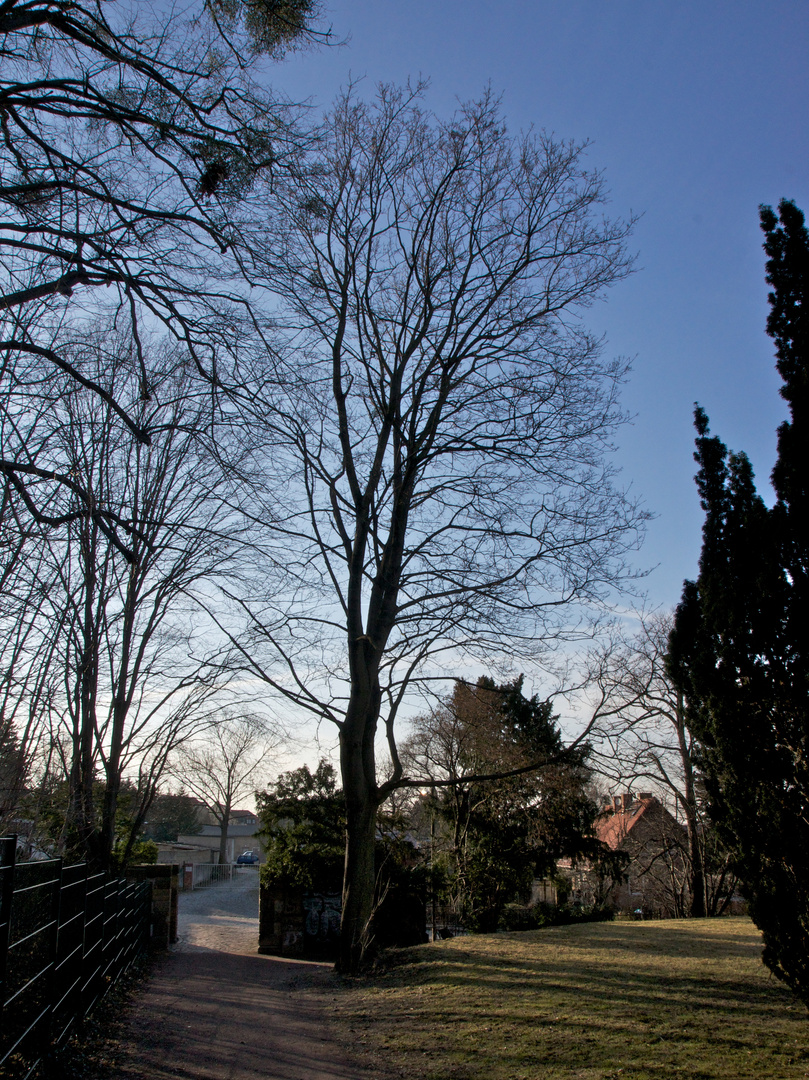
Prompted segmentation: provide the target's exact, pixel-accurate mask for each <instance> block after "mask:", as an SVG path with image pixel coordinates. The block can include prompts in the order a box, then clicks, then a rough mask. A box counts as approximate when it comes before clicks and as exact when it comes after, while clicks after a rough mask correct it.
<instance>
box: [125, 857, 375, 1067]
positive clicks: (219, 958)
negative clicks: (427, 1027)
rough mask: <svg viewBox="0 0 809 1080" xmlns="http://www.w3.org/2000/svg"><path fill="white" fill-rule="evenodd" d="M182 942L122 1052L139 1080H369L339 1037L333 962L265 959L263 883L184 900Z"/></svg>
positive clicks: (152, 987)
mask: <svg viewBox="0 0 809 1080" xmlns="http://www.w3.org/2000/svg"><path fill="white" fill-rule="evenodd" d="M179 936H180V941H179V944H178V945H177V946H175V947H174V948H173V949H172V950H171V951H170V953H169V954H168V955H167V956H166V957H165V958H164V959H163V960H161V961H159V962H158V964H157V966H156V969H155V973H154V975H153V976H152V978H151V979H150V981H149V984H148V986H147V989H146V991H145V992H144V993H143V994H142V995H141V996H139V997H138V999H137V1000H136V1002H135V1003H134V1005H133V1007H132V1012H131V1016H130V1017H129V1019H128V1022H127V1023H126V1033H125V1035H124V1037H123V1040H122V1042H121V1044H120V1052H121V1057H120V1068H119V1070H118V1075H120V1076H121V1077H126V1078H130V1080H135V1078H137V1080H178V1078H180V1080H209V1078H210V1080H363V1078H365V1077H367V1075H368V1074H366V1073H365V1072H364V1071H362V1070H360V1069H359V1068H358V1067H357V1066H352V1065H351V1064H349V1062H348V1061H347V1060H346V1057H345V1054H344V1052H343V1050H342V1049H341V1048H340V1047H339V1046H338V1045H337V1043H336V1042H335V1041H334V1039H333V1038H332V1037H331V1035H330V1032H329V1027H328V1016H327V1009H328V1002H329V996H330V988H331V985H332V981H331V980H332V974H331V968H330V965H328V964H321V963H311V962H305V961H289V960H281V959H278V958H276V957H268V956H259V955H258V954H257V953H256V944H257V941H258V875H257V874H256V872H255V871H253V870H252V869H245V870H244V871H242V872H240V873H239V874H237V876H236V879H235V880H234V881H233V882H232V883H230V884H222V885H214V886H212V887H210V888H207V889H200V890H197V891H195V892H192V893H183V894H181V895H180V910H179Z"/></svg>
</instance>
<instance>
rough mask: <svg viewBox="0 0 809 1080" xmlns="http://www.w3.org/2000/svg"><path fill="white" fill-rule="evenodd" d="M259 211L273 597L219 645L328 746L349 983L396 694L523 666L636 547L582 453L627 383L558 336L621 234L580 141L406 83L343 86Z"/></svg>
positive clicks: (253, 412) (620, 267)
mask: <svg viewBox="0 0 809 1080" xmlns="http://www.w3.org/2000/svg"><path fill="white" fill-rule="evenodd" d="M276 196H277V200H278V202H277V204H276V205H277V207H279V208H280V209H279V211H278V214H277V215H276V216H275V217H274V219H273V224H274V225H276V226H278V227H280V228H281V229H282V230H283V231H284V232H285V236H286V246H285V248H284V249H283V251H282V253H281V255H280V256H278V255H275V254H273V253H272V252H270V251H269V250H268V247H267V245H266V244H263V243H262V241H261V232H260V228H259V226H258V225H257V226H256V231H255V233H254V235H253V236H252V243H251V248H252V256H253V259H252V263H251V264H250V266H249V267H248V270H249V273H250V274H251V280H252V281H253V283H254V284H260V283H263V284H264V286H265V287H266V288H267V289H268V290H272V291H273V293H274V295H275V297H276V305H275V308H274V310H273V312H272V316H273V323H272V330H273V335H274V336H273V346H274V348H273V350H268V351H266V352H265V353H263V354H262V355H260V356H258V357H257V358H256V359H255V367H254V370H253V377H252V380H250V381H248V380H247V377H245V389H246V391H249V392H246V393H245V394H244V395H243V397H242V400H241V405H242V408H243V410H244V414H245V417H246V423H247V424H249V425H250V426H251V427H252V428H253V430H254V431H255V432H258V433H261V434H260V435H259V436H257V437H259V438H264V439H265V440H266V441H267V442H268V443H272V446H273V450H272V454H271V455H270V454H267V455H265V459H264V462H263V467H264V482H265V485H266V486H265V492H266V501H265V505H264V506H262V505H261V502H260V499H259V495H258V494H256V495H254V496H253V503H252V505H251V507H250V510H251V512H252V514H253V517H254V520H255V521H256V523H257V525H258V526H259V528H261V527H263V526H266V525H270V526H271V528H269V529H265V532H264V535H263V537H262V550H263V552H264V553H265V556H266V561H265V565H266V566H267V567H268V568H271V570H272V573H271V574H270V577H272V582H271V584H270V585H269V586H268V589H267V592H266V596H265V598H264V599H263V600H262V601H260V602H258V601H257V602H253V601H255V600H256V586H255V584H253V585H252V586H251V588H252V590H253V591H252V595H251V596H250V597H249V598H248V597H246V596H245V595H244V594H242V595H241V597H240V602H241V603H242V605H243V607H244V610H245V611H246V612H247V615H248V619H249V627H250V629H249V635H248V637H247V638H245V639H244V640H243V641H242V642H241V644H240V645H239V649H240V655H241V658H242V662H243V664H244V666H245V667H246V668H247V669H249V670H251V671H252V672H253V673H254V674H255V675H257V676H258V677H261V678H264V679H266V680H267V682H268V683H269V684H270V685H271V686H272V687H274V688H275V690H277V691H278V692H279V693H281V694H282V695H284V696H286V697H287V698H288V699H290V700H292V701H293V702H295V703H296V704H297V705H298V706H299V707H301V708H303V709H305V710H308V711H309V712H310V713H312V714H314V715H315V716H316V717H318V718H324V717H325V718H327V719H329V720H330V721H333V722H334V723H335V724H336V725H337V727H338V729H339V734H340V756H341V768H342V779H343V787H344V790H345V796H346V807H347V822H348V826H347V853H346V876H345V887H344V897H343V929H342V937H341V941H342V945H341V948H342V957H341V965H342V966H343V967H344V968H346V969H353V968H356V966H357V965H358V964H359V963H360V961H361V958H362V954H363V948H364V944H363V943H364V942H365V941H366V927H367V923H368V919H369V916H370V913H371V904H372V897H373V887H374V865H373V860H374V829H375V820H376V813H377V807H378V806H379V804H380V803H381V802H382V801H383V800H384V799H385V797H386V796H387V794H388V793H389V792H390V791H391V790H392V789H394V788H395V787H396V786H397V785H400V784H402V783H403V782H406V780H407V777H406V776H405V773H404V769H403V766H402V762H401V760H400V757H399V753H398V749H397V738H396V719H397V715H398V713H399V710H400V708H401V706H402V703H403V701H404V700H405V698H406V695H407V692H408V689H409V688H414V687H415V686H417V685H419V684H421V685H423V684H424V681H425V680H430V679H435V678H443V677H446V675H447V674H448V671H447V669H448V668H450V667H451V668H452V669H453V672H457V670H458V667H457V664H458V663H459V662H462V657H463V655H464V654H466V655H471V656H474V657H478V658H479V657H486V658H487V659H488V660H491V658H492V657H493V656H496V657H498V658H503V657H505V656H508V657H511V658H517V657H519V658H521V659H522V658H524V659H525V662H526V663H528V662H531V661H533V660H535V659H536V656H537V654H538V653H540V652H542V650H543V649H544V648H545V647H546V646H547V645H548V643H549V640H550V639H552V638H554V639H555V638H557V637H558V636H559V635H560V634H562V633H563V632H564V631H563V627H564V626H571V625H575V624H577V622H578V625H579V626H583V622H581V621H579V620H582V619H584V616H583V614H582V607H583V606H586V605H588V604H590V603H591V602H597V601H598V600H599V599H600V598H601V597H602V596H603V595H604V593H605V591H607V590H608V589H610V588H612V587H613V586H614V585H615V583H616V582H617V581H618V580H619V579H620V577H621V575H622V573H623V570H624V567H623V561H622V560H623V557H624V555H625V552H626V551H627V548H628V547H629V546H631V545H633V544H634V542H635V540H636V538H637V530H638V527H639V521H640V515H639V514H638V511H637V509H636V507H634V506H633V505H631V503H630V502H629V501H628V500H627V499H626V498H625V497H624V495H623V494H622V493H621V492H620V491H619V490H617V489H616V487H615V486H614V484H613V477H612V473H611V469H610V466H609V464H608V462H607V459H606V456H605V455H606V452H607V451H608V450H609V448H610V439H611V437H612V434H613V432H614V429H615V426H616V424H618V423H619V422H620V421H621V413H620V411H619V408H618V404H617V391H618V385H619V383H620V381H621V379H622V377H623V374H624V370H625V368H624V365H623V364H620V363H613V362H608V361H605V360H604V359H603V358H602V356H601V348H600V343H599V342H598V341H596V340H595V339H593V338H592V337H591V336H590V335H589V334H588V333H587V332H586V331H585V329H584V328H583V326H582V324H581V321H580V317H581V313H582V310H583V308H585V307H586V306H588V305H589V304H591V303H592V302H593V301H594V300H595V299H596V298H597V297H599V296H601V294H602V293H603V291H604V290H605V289H606V287H607V286H609V285H611V284H612V283H614V282H615V281H616V280H618V279H620V278H622V277H623V276H624V275H625V274H626V273H627V272H628V269H629V260H628V258H627V256H626V253H625V247H624V244H625V240H626V236H627V232H628V226H627V224H626V223H621V222H618V223H610V222H608V221H606V220H605V219H604V218H603V217H602V216H601V214H600V206H601V204H602V203H603V201H604V185H603V182H602V179H601V177H600V176H599V175H598V174H597V173H594V172H589V171H587V169H586V168H585V167H584V164H583V148H582V147H580V146H576V145H573V144H569V143H562V142H559V141H557V140H555V139H553V138H551V137H549V136H547V135H544V134H537V135H529V136H527V137H525V138H520V139H514V138H512V137H510V136H509V135H508V133H507V131H506V128H505V126H504V124H503V122H502V120H501V118H500V116H499V111H498V105H497V102H495V101H494V100H493V99H492V97H491V96H490V95H485V96H484V97H483V99H482V100H481V101H479V102H477V103H472V104H469V105H466V106H463V107H462V108H461V109H459V111H458V112H457V114H456V115H455V116H453V117H451V118H450V119H449V120H448V121H439V120H437V119H436V118H435V117H433V116H431V115H430V114H428V113H426V112H424V111H423V110H422V108H421V105H420V102H419V94H418V93H417V92H410V91H409V90H408V91H402V90H397V89H391V88H382V89H381V91H380V93H379V96H378V98H377V99H376V100H375V101H374V102H373V103H371V104H365V103H363V102H361V101H360V100H358V99H357V97H356V96H355V94H354V93H353V92H352V91H349V92H348V93H347V94H346V95H345V96H344V97H343V98H342V99H341V100H340V101H338V103H337V105H336V106H335V108H334V109H333V111H332V112H331V114H330V115H329V116H328V117H327V119H326V121H325V125H324V130H323V133H322V141H321V143H320V146H319V150H318V153H317V154H316V155H314V156H312V157H311V158H310V159H309V160H308V161H307V162H305V163H304V167H302V168H301V170H300V171H299V173H298V174H297V175H296V176H294V177H293V178H292V179H290V180H289V182H285V181H284V180H281V181H279V184H278V186H277V188H276ZM275 251H277V248H276V249H275ZM243 370H244V371H245V372H246V371H247V362H246V360H245V367H244V368H243ZM233 592H234V597H235V590H234V591H233ZM263 650H266V651H263ZM268 657H272V661H270V659H268ZM450 657H451V658H452V659H451V661H450V659H449V658H450ZM279 662H280V664H281V665H282V667H281V669H279V668H278V666H277V664H278V663H279ZM271 664H272V665H274V666H271ZM380 724H381V725H382V727H383V730H384V733H385V738H386V740H387V747H388V752H389V754H390V757H391V761H392V770H391V773H390V777H389V779H387V780H386V781H385V782H384V783H380V782H378V780H377V772H376V745H375V742H376V734H377V728H378V726H379V725H380Z"/></svg>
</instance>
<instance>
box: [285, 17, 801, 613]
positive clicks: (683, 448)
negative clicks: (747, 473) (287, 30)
mask: <svg viewBox="0 0 809 1080" xmlns="http://www.w3.org/2000/svg"><path fill="white" fill-rule="evenodd" d="M324 6H325V21H326V22H327V23H328V24H329V25H330V26H331V28H332V30H333V32H334V35H335V37H336V38H338V39H344V40H345V41H346V44H345V45H344V46H343V47H340V48H334V49H326V50H320V51H318V52H310V53H302V54H297V55H293V56H291V57H290V58H288V59H287V60H286V61H285V62H284V63H283V64H280V65H278V66H277V67H276V69H275V71H274V82H275V85H276V87H277V89H278V90H279V91H281V92H283V93H285V94H286V95H288V96H289V97H291V98H293V99H295V100H298V101H303V100H305V99H311V100H312V101H313V103H314V104H316V105H324V106H325V105H327V104H328V103H329V102H330V101H331V99H332V98H333V96H334V95H335V93H336V92H337V90H338V89H339V87H340V86H341V85H342V84H344V83H345V82H346V80H347V79H348V76H349V74H351V75H352V76H353V77H355V78H364V79H365V81H366V86H367V91H368V94H369V95H370V94H372V93H373V90H374V87H375V85H376V83H377V82H380V81H387V82H397V83H399V82H403V81H405V80H406V79H407V78H408V77H411V78H417V77H418V76H420V75H421V76H424V77H427V78H429V80H430V89H429V91H428V94H427V104H428V105H429V106H430V107H431V108H432V109H433V110H434V111H435V112H437V113H439V114H441V115H446V114H448V113H450V112H451V111H452V110H453V108H454V105H455V103H456V101H457V99H458V98H460V99H468V98H471V97H476V96H478V95H479V93H480V91H481V90H482V89H483V87H484V86H485V85H486V84H488V83H491V85H492V87H493V89H494V90H495V91H496V92H498V93H501V94H502V96H503V106H504V112H505V115H506V117H507V119H508V122H509V124H510V126H511V128H512V129H513V130H515V131H516V130H519V129H526V128H528V127H529V126H531V125H533V126H535V127H537V128H544V129H546V130H547V131H551V132H554V133H555V134H556V135H557V136H558V137H559V138H562V139H575V140H577V141H584V140H588V141H589V142H590V144H591V147H590V151H589V159H588V162H589V164H590V165H591V166H592V167H596V168H599V169H603V170H604V172H605V174H606V178H607V184H608V186H609V188H610V190H611V192H612V205H611V211H612V213H613V215H615V216H625V215H626V214H628V213H630V212H634V213H638V214H641V215H642V218H641V220H640V222H639V224H638V226H637V229H636V232H635V237H634V243H633V246H634V249H635V250H636V251H637V256H638V258H637V271H636V273H635V274H634V276H633V277H632V278H631V279H629V280H628V281H626V282H623V283H621V284H619V285H618V286H616V287H615V288H614V289H613V290H612V291H611V292H610V294H609V297H608V299H607V302H606V304H600V305H598V306H596V307H595V308H593V309H592V310H591V311H590V312H589V315H588V323H589V325H590V328H591V330H593V331H595V332H599V333H604V334H605V335H606V338H607V346H606V347H607V349H608V351H609V352H610V353H613V354H617V355H622V356H628V357H631V358H632V359H633V365H634V367H633V374H632V376H631V378H630V381H629V382H628V384H627V386H626V388H625V393H624V404H625V407H626V409H627V410H628V411H629V412H630V413H632V414H634V417H635V418H634V421H633V424H632V426H631V427H627V428H625V429H624V430H623V431H622V432H621V434H620V436H619V441H620V446H621V449H620V453H619V459H618V460H619V462H620V464H621V466H622V469H623V476H624V479H625V481H626V483H627V484H631V486H632V488H633V490H634V491H636V492H637V493H639V494H640V495H642V497H643V498H644V500H645V502H646V505H647V507H648V508H649V509H650V510H651V511H652V512H653V513H655V514H656V515H657V516H656V519H655V520H654V521H653V522H652V523H651V525H650V527H649V532H648V538H647V542H646V544H645V546H644V548H643V550H642V552H641V553H640V555H639V557H638V565H639V566H644V567H653V566H657V568H656V569H655V570H653V572H652V573H651V574H650V576H649V578H648V580H647V582H646V588H647V591H648V594H649V598H650V600H651V601H652V602H653V603H655V604H661V605H664V606H672V605H674V604H675V603H676V602H677V600H678V599H679V594H680V588H681V585H682V581H683V578H684V577H690V576H693V575H694V574H695V573H696V564H697V558H698V555H699V547H700V528H701V524H702V515H701V511H700V509H699V504H698V500H697V496H696V492H695V488H694V484H693V474H694V463H693V460H692V456H691V455H692V451H693V429H692V426H691V414H692V409H693V403H694V401H699V403H700V404H701V405H702V406H703V407H704V408H705V410H706V411H707V413H708V415H709V416H710V418H711V425H712V430H713V431H714V433H715V434H717V435H719V436H720V437H721V438H723V439H724V441H725V442H726V443H728V445H729V446H731V448H733V449H736V450H746V451H747V452H748V454H749V456H750V458H751V459H752V462H753V466H754V469H755V471H756V474H757V477H758V478H759V490H761V491H762V493H763V494H764V495H765V497H769V489H768V487H767V478H768V476H769V472H770V469H771V468H772V464H773V462H774V459H775V440H776V436H775V430H776V427H777V425H778V424H779V423H780V421H781V420H782V419H783V418H784V417H785V415H786V413H785V407H784V403H783V402H782V400H781V399H780V397H779V395H778V386H779V380H778V376H777V374H776V373H775V370H774V366H773V363H774V361H773V349H772V343H771V341H770V339H769V338H767V336H766V335H765V333H764V323H765V319H766V314H767V301H766V285H765V282H764V256H763V252H762V251H761V234H760V231H759V228H758V205H759V204H760V203H770V204H775V203H777V202H778V200H779V199H781V198H782V197H786V198H791V199H794V200H795V202H797V204H798V205H799V206H800V207H801V208H802V209H803V210H804V211H805V212H806V213H807V214H809V128H808V126H807V111H808V109H809V2H808V0H782V2H779V0H724V2H721V3H720V2H711V0H703V2H701V3H696V2H693V0H678V2H677V3H667V4H664V3H661V2H660V0H500V3H497V4H494V3H491V2H489V3H483V2H481V0H432V2H429V3H428V2H426V0H407V2H406V3H403V2H402V0H395V2H394V0H324Z"/></svg>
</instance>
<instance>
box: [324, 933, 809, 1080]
mask: <svg viewBox="0 0 809 1080" xmlns="http://www.w3.org/2000/svg"><path fill="white" fill-rule="evenodd" d="M760 953H761V942H760V936H759V934H758V931H757V930H756V929H755V927H754V926H753V925H752V923H751V922H750V921H749V920H747V919H722V920H700V921H683V922H675V921H670V922H648V923H640V922H639V923H597V924H587V925H579V926H565V927H553V928H550V929H546V930H537V931H531V932H527V933H514V934H496V935H482V936H478V937H466V938H456V939H455V940H453V941H447V942H442V943H440V944H435V945H424V946H421V947H420V948H418V949H411V950H407V951H404V952H401V953H398V954H396V955H395V956H394V957H393V960H392V965H391V967H390V968H389V969H388V970H387V971H385V972H383V973H381V974H379V975H377V976H376V977H375V978H373V979H369V980H359V981H354V982H349V983H346V984H345V985H344V986H343V988H342V989H341V990H340V992H339V993H338V994H337V996H336V998H335V1001H334V1009H335V1020H336V1023H337V1029H338V1032H339V1034H340V1036H341V1037H342V1038H343V1040H344V1041H345V1043H346V1045H347V1046H348V1047H349V1048H350V1049H351V1050H352V1051H353V1052H354V1053H355V1054H358V1055H359V1056H360V1058H361V1059H363V1060H364V1061H365V1062H366V1063H367V1064H368V1065H371V1066H373V1067H375V1068H376V1069H378V1070H381V1071H382V1072H383V1073H385V1074H387V1075H390V1076H395V1077H406V1078H407V1080H610V1078H613V1077H615V1078H620V1080H662V1078H668V1077H683V1078H688V1080H760V1078H762V1077H766V1078H768V1080H793V1078H799V1077H800V1078H807V1077H809V1018H808V1017H807V1013H806V1010H805V1009H804V1008H803V1007H802V1006H801V1005H799V1004H797V1003H796V1001H795V999H794V998H793V997H792V995H791V994H790V993H789V991H787V990H786V989H785V988H784V987H783V986H781V985H780V984H779V983H777V982H776V981H775V980H774V979H773V978H772V977H771V976H770V975H769V973H768V972H767V970H766V969H765V968H764V967H763V965H762V964H761V961H760Z"/></svg>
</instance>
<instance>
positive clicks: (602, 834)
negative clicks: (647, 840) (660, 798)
mask: <svg viewBox="0 0 809 1080" xmlns="http://www.w3.org/2000/svg"><path fill="white" fill-rule="evenodd" d="M656 802H657V800H656V799H655V798H646V799H637V800H636V801H635V802H633V803H632V805H631V806H630V808H629V809H628V810H616V811H614V812H607V813H605V814H602V815H601V817H600V818H598V820H597V821H596V823H595V830H596V836H597V837H598V839H599V840H601V841H603V843H605V844H606V845H607V846H608V847H611V848H612V850H613V851H615V849H616V848H619V847H620V846H621V844H622V843H623V841H624V840H625V839H626V836H627V834H628V833H629V832H631V830H632V829H634V827H635V826H636V825H637V823H638V822H639V821H640V819H641V818H642V817H643V815H644V814H645V813H646V812H647V811H648V810H649V809H650V808H651V807H653V806H654V804H655V803H656Z"/></svg>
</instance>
